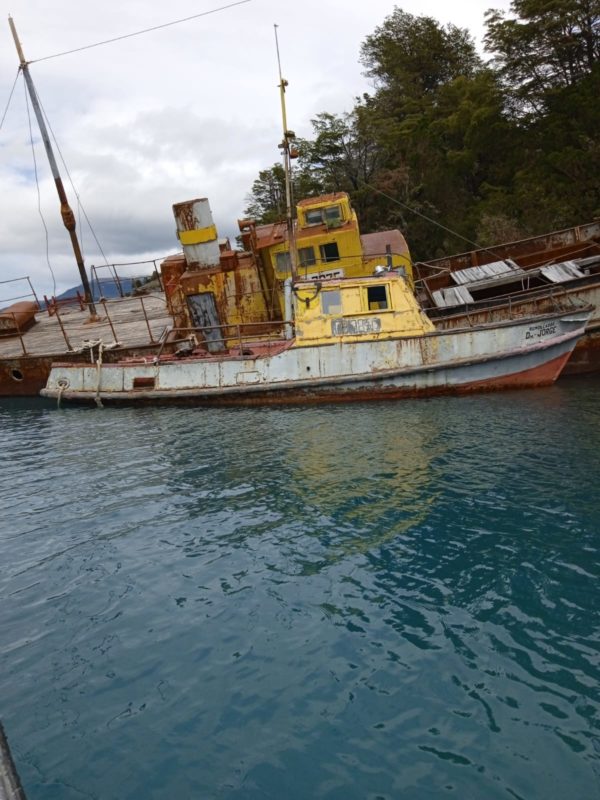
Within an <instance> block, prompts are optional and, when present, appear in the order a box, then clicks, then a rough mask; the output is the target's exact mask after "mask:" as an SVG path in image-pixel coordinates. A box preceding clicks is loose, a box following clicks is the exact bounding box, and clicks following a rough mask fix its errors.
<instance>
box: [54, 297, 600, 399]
mask: <svg viewBox="0 0 600 800" xmlns="http://www.w3.org/2000/svg"><path fill="white" fill-rule="evenodd" d="M588 318H589V311H578V312H570V313H566V312H565V313H562V314H554V315H545V316H544V317H540V318H535V319H532V318H529V319H526V320H521V321H511V322H504V323H501V324H496V325H492V326H479V327H475V328H470V329H462V330H451V331H437V332H435V333H429V334H425V335H422V336H415V337H403V338H398V339H387V340H375V341H362V342H351V341H347V340H345V341H334V342H332V343H331V344H326V345H323V344H321V345H315V346H309V347H296V346H294V344H293V343H291V344H290V346H289V347H287V348H285V349H280V351H279V352H276V353H273V354H270V355H257V356H255V357H250V356H218V357H214V356H213V357H206V356H191V357H188V358H184V359H175V358H172V357H171V358H168V359H164V360H160V361H159V362H158V363H141V362H139V361H138V362H135V363H134V362H119V363H116V364H106V365H100V366H94V365H78V364H54V365H53V367H52V370H51V372H50V376H49V379H48V383H47V386H46V388H45V389H44V390H42V395H44V396H45V397H55V398H60V399H64V400H68V401H76V402H82V401H83V402H86V401H87V402H94V401H96V402H98V401H101V402H102V403H105V402H128V403H130V402H166V401H185V400H188V401H195V402H198V403H205V404H260V403H279V402H312V401H316V402H320V401H324V400H328V401H340V400H361V399H376V398H377V397H414V396H423V395H424V396H427V395H434V394H443V393H446V394H450V393H456V394H459V393H463V392H469V391H481V390H492V389H501V388H508V387H527V386H537V385H544V384H549V383H552V382H553V381H554V380H556V378H557V377H558V375H559V374H560V371H561V369H562V368H563V366H564V364H565V363H566V361H567V359H568V357H569V355H570V353H571V351H572V350H573V348H574V346H575V344H576V342H577V340H578V339H579V338H580V337H581V336H582V335H583V333H584V330H585V324H586V322H587V320H588ZM250 347H251V346H250Z"/></svg>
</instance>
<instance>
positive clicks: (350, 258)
mask: <svg viewBox="0 0 600 800" xmlns="http://www.w3.org/2000/svg"><path fill="white" fill-rule="evenodd" d="M296 210H297V219H296V221H295V223H294V225H295V239H296V242H295V244H296V249H297V271H298V277H299V278H300V279H301V280H319V279H327V278H354V277H362V276H365V275H371V274H372V273H373V271H374V269H375V267H376V266H380V265H385V266H388V267H392V268H394V269H399V270H401V271H403V272H404V274H405V275H406V278H407V280H408V282H409V285H410V286H411V288H412V287H413V274H412V263H411V259H410V253H409V250H408V246H407V244H406V241H405V239H404V237H403V236H402V234H401V233H400V231H398V230H391V231H380V232H377V233H370V234H365V235H363V236H361V234H360V229H359V225H358V220H357V217H356V212H355V211H354V209H353V208H352V206H351V205H350V198H349V196H348V195H347V194H346V192H336V193H334V194H327V195H321V196H320V197H310V198H306V199H305V200H301V201H300V202H299V203H298V204H297V206H296ZM240 227H241V228H242V232H243V233H246V234H248V232H249V229H250V228H252V230H251V235H250V236H248V238H247V241H248V242H251V245H252V249H253V250H254V251H255V252H256V254H257V257H258V258H260V260H261V263H262V266H263V269H264V270H265V273H266V274H267V275H268V276H269V277H270V279H271V280H272V281H273V283H274V284H275V283H277V282H279V283H281V282H282V281H284V280H285V279H286V278H288V277H289V276H290V274H291V264H290V250H289V242H288V236H287V229H286V223H285V222H276V223H273V224H270V225H258V226H255V227H252V223H251V222H250V221H248V220H244V221H242V222H241V223H240Z"/></svg>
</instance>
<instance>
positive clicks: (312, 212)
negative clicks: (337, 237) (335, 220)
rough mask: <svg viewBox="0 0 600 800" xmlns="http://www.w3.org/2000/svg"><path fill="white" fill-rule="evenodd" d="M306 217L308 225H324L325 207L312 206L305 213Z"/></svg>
mask: <svg viewBox="0 0 600 800" xmlns="http://www.w3.org/2000/svg"><path fill="white" fill-rule="evenodd" d="M304 219H305V220H306V224H307V225H322V224H323V209H322V208H310V209H308V210H307V211H305V213H304Z"/></svg>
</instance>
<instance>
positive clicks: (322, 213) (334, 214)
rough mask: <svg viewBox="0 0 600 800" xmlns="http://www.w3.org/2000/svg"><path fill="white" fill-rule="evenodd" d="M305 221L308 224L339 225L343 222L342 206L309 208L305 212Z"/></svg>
mask: <svg viewBox="0 0 600 800" xmlns="http://www.w3.org/2000/svg"><path fill="white" fill-rule="evenodd" d="M304 222H305V224H306V225H332V226H336V225H339V224H340V223H341V222H342V207H341V206H340V205H335V206H321V208H309V209H307V210H306V211H305V212H304Z"/></svg>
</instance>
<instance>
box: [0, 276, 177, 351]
mask: <svg viewBox="0 0 600 800" xmlns="http://www.w3.org/2000/svg"><path fill="white" fill-rule="evenodd" d="M96 311H97V314H98V317H99V319H98V321H91V320H90V315H89V312H88V310H87V308H86V309H85V310H83V311H81V310H80V308H79V306H78V305H72V306H64V307H62V308H60V309H59V311H58V315H56V314H53V315H52V316H50V315H49V314H48V312H47V311H45V310H42V311H38V312H37V313H36V315H35V317H36V323H35V324H34V325H33V326H32V327H31V328H29V330H27V331H24V332H23V333H21V335H20V336H19V335H13V336H0V359H3V358H15V357H19V356H23V355H29V356H43V355H60V354H64V353H67V352H77V351H79V350H83V349H86V347H87V346H88V345H89V343H90V342H96V343H97V342H99V341H102V344H103V346H104V347H115V346H116V345H115V338H116V342H117V343H118V345H120V346H122V347H142V346H144V345H148V344H151V343H152V340H154V342H157V341H158V340H159V339H160V337H161V336H162V334H163V332H164V330H165V328H166V327H167V326H169V325H172V319H171V315H170V314H169V311H168V308H167V305H166V301H165V296H164V294H162V293H158V292H157V293H154V294H148V295H141V296H138V297H125V298H122V299H118V300H110V301H106V303H96ZM61 323H62V329H61ZM111 325H112V327H111ZM63 329H64V333H63ZM65 337H66V338H65Z"/></svg>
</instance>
